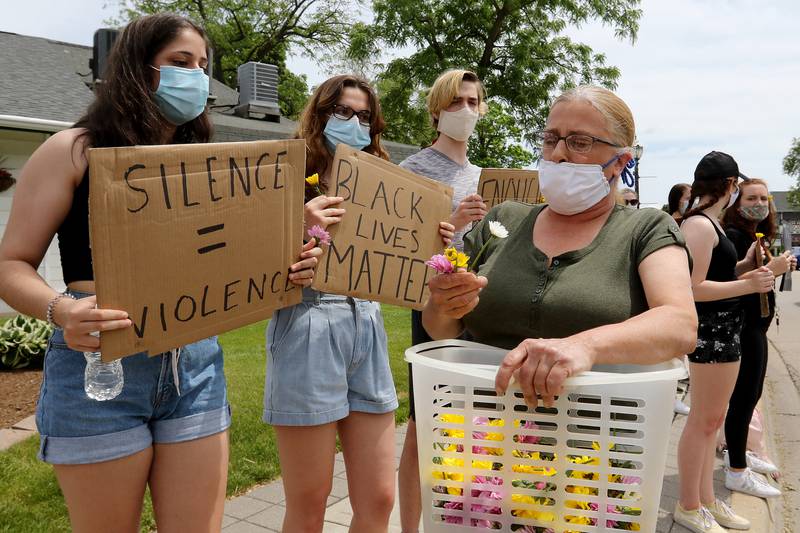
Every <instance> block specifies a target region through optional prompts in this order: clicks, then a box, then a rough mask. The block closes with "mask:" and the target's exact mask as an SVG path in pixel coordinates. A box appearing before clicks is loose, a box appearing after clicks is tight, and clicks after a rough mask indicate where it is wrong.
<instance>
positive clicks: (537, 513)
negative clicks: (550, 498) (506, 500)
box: [511, 509, 556, 522]
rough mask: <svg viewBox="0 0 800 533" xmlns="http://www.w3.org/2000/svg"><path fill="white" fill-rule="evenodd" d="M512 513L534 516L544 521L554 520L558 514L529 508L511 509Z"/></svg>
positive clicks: (514, 514)
mask: <svg viewBox="0 0 800 533" xmlns="http://www.w3.org/2000/svg"><path fill="white" fill-rule="evenodd" d="M511 515H512V516H517V517H519V518H532V519H534V520H541V521H542V522H553V521H554V520H555V519H556V515H554V514H553V513H550V512H547V511H532V510H529V509H511Z"/></svg>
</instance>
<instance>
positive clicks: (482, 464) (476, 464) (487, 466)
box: [472, 461, 492, 470]
mask: <svg viewBox="0 0 800 533" xmlns="http://www.w3.org/2000/svg"><path fill="white" fill-rule="evenodd" d="M472 468H482V469H484V470H491V469H492V462H491V461H472Z"/></svg>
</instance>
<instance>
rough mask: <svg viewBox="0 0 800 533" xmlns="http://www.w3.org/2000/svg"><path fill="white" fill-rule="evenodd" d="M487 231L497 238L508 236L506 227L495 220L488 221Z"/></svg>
mask: <svg viewBox="0 0 800 533" xmlns="http://www.w3.org/2000/svg"><path fill="white" fill-rule="evenodd" d="M489 232H490V233H491V234H492V235H494V236H495V237H497V238H498V239H505V238H506V237H508V230H507V229H506V227H505V226H504V225H502V224H501V223H500V222H498V221H496V220H492V221H491V222H489Z"/></svg>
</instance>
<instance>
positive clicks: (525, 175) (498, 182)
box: [478, 168, 540, 209]
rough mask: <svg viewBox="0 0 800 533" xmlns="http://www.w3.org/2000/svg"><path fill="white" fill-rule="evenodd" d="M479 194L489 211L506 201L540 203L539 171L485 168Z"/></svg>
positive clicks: (479, 184)
mask: <svg viewBox="0 0 800 533" xmlns="http://www.w3.org/2000/svg"><path fill="white" fill-rule="evenodd" d="M478 194H480V195H481V198H483V201H484V203H485V204H486V206H487V208H488V209H491V208H492V207H494V206H495V205H497V204H501V203H503V202H505V201H506V200H516V201H518V202H525V203H528V204H535V203H537V202H539V201H540V200H539V171H538V170H523V169H518V168H484V169H483V170H481V179H480V181H479V182H478Z"/></svg>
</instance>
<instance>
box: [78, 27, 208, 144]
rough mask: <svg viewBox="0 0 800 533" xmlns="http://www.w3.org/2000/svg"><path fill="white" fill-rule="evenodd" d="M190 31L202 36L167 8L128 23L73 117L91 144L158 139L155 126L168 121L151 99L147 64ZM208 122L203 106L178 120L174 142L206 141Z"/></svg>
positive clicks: (157, 141) (158, 129)
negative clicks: (90, 95)
mask: <svg viewBox="0 0 800 533" xmlns="http://www.w3.org/2000/svg"><path fill="white" fill-rule="evenodd" d="M186 29H191V30H194V31H196V32H197V33H198V34H199V35H200V36H201V37H202V38H203V40H204V41H205V42H206V52H208V38H207V37H206V34H205V32H204V31H203V29H202V28H201V27H200V26H198V25H197V24H195V23H194V22H192V21H191V20H189V19H187V18H184V17H181V16H179V15H174V14H172V13H159V14H157V15H148V16H144V17H141V18H138V19H136V20H134V21H133V22H131V23H130V24H128V25H127V26H126V27H125V29H124V30H122V33H121V34H120V36H119V38H118V39H117V41H116V42H115V43H114V48H113V50H112V52H111V54H110V55H109V58H108V65H107V68H106V72H105V76H104V78H105V79H104V80H103V82H102V83H98V84H96V86H95V95H96V97H95V100H94V102H92V104H91V105H90V106H89V109H88V110H87V111H86V114H85V115H84V116H83V117H81V119H80V120H78V122H76V123H75V127H76V128H86V132H85V133H83V134H82V135H81V136H85V137H86V138H87V139H88V141H89V144H90V145H91V146H93V147H98V148H100V147H113V146H134V145H137V144H138V145H141V144H160V143H161V142H162V140H163V139H162V136H161V132H162V131H163V130H164V127H165V126H166V125H167V124H169V122H168V121H167V119H166V118H164V116H163V115H162V114H161V111H160V110H159V109H158V106H157V105H156V103H155V102H154V101H153V99H152V93H153V90H152V88H151V80H152V79H153V78H152V76H153V75H152V69H151V68H150V65H152V63H153V59H154V58H155V56H156V55H157V54H158V53H159V52H160V51H161V50H162V49H163V48H164V47H165V46H166V45H167V44H169V43H170V41H172V40H173V39H175V38H176V37H177V36H178V35H179V34H180V33H181V32H182V31H183V30H186ZM211 132H212V126H211V122H210V121H209V119H208V115H207V111H205V110H204V111H203V113H201V114H200V116H198V117H197V118H195V119H194V120H191V121H189V122H187V123H186V124H183V125H181V126H178V127H177V129H176V130H175V135H174V137H173V139H172V142H174V143H191V142H201V143H203V142H208V141H209V140H210V139H211Z"/></svg>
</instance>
